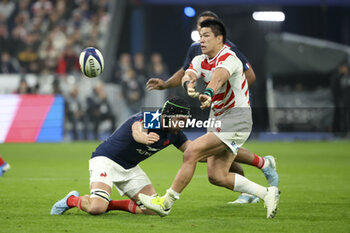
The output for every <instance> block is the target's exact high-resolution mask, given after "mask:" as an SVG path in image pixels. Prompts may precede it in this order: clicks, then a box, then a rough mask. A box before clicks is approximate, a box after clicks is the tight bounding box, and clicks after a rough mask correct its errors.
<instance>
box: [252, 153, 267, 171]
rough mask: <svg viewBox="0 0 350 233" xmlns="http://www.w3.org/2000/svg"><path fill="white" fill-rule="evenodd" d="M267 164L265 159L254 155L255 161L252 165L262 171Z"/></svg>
mask: <svg viewBox="0 0 350 233" xmlns="http://www.w3.org/2000/svg"><path fill="white" fill-rule="evenodd" d="M264 164H265V159H264V158H263V157H260V156H258V155H256V154H254V160H253V162H252V165H253V166H255V167H257V168H259V169H261V168H262V167H263V166H264Z"/></svg>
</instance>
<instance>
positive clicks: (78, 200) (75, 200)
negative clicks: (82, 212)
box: [67, 196, 81, 209]
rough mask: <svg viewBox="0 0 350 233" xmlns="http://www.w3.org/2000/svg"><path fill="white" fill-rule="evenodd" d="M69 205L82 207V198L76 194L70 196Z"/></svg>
mask: <svg viewBox="0 0 350 233" xmlns="http://www.w3.org/2000/svg"><path fill="white" fill-rule="evenodd" d="M67 205H68V207H78V208H79V209H81V198H80V197H76V196H70V197H68V199H67Z"/></svg>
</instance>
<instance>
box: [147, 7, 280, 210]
mask: <svg viewBox="0 0 350 233" xmlns="http://www.w3.org/2000/svg"><path fill="white" fill-rule="evenodd" d="M207 19H219V18H218V16H217V15H216V14H215V13H213V12H211V11H204V12H202V13H201V14H200V15H199V16H198V18H197V30H198V32H199V30H200V23H201V22H203V21H204V20H207ZM225 45H226V46H229V47H230V48H231V50H232V51H234V52H235V53H236V55H237V57H238V58H239V59H240V60H241V62H242V64H243V71H244V73H245V76H246V78H247V81H248V86H251V85H252V84H253V83H254V82H255V79H256V77H255V73H254V70H253V68H252V67H251V65H250V63H249V61H248V60H247V58H246V57H245V56H244V55H243V53H242V52H241V51H240V50H239V49H238V48H237V46H236V45H235V44H234V43H232V42H231V41H229V40H226V41H225ZM200 54H202V50H201V46H200V43H199V42H194V43H193V44H192V45H191V46H190V48H189V49H188V51H187V55H186V59H185V62H184V64H183V66H182V67H181V68H180V69H179V70H178V71H177V72H176V73H175V74H173V76H171V77H170V78H169V79H168V80H167V81H163V80H161V79H157V78H151V79H149V80H148V82H147V84H146V87H147V89H148V90H163V89H168V88H174V87H178V86H180V85H181V79H182V77H183V76H184V75H185V70H187V69H188V67H189V66H190V63H191V61H192V59H193V58H194V57H195V56H197V55H200ZM193 91H194V90H193ZM194 94H196V93H194ZM237 162H239V163H244V164H248V165H252V166H255V167H257V168H259V169H261V171H262V172H263V173H264V175H265V177H266V178H267V180H268V182H269V184H270V185H271V186H277V185H278V181H279V178H278V174H277V172H276V162H275V159H274V157H273V156H270V155H268V156H265V157H261V156H258V155H256V154H254V153H253V152H250V151H249V150H247V149H246V148H243V147H241V148H240V149H239V150H238V154H237V157H236V159H235V162H233V163H232V166H231V168H230V172H235V173H238V174H240V175H244V173H243V169H242V167H241V166H240V164H239V163H237ZM257 201H259V198H258V197H255V196H252V195H249V194H245V193H243V194H242V195H240V196H239V197H238V199H237V200H235V201H233V202H229V203H228V204H247V203H255V202H257Z"/></svg>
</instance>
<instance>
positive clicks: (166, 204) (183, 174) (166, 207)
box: [139, 133, 279, 218]
mask: <svg viewBox="0 0 350 233" xmlns="http://www.w3.org/2000/svg"><path fill="white" fill-rule="evenodd" d="M226 150H228V148H227V146H226V145H225V144H224V143H223V142H221V140H220V139H219V138H218V137H217V136H216V135H215V134H213V133H207V134H205V135H203V136H201V137H199V138H198V139H196V140H195V141H194V142H192V143H191V144H190V145H189V147H188V148H187V149H186V151H185V152H184V160H183V163H182V165H181V168H180V170H179V172H178V173H177V175H176V177H175V180H174V181H173V184H172V186H171V188H170V189H168V190H167V193H166V194H165V195H164V196H163V197H161V198H159V197H158V198H150V197H149V196H145V195H140V196H139V198H140V200H141V202H142V203H143V204H144V205H145V206H146V207H147V208H150V209H152V210H154V211H156V212H157V213H159V214H162V215H161V216H166V215H167V214H168V212H169V211H170V208H171V207H172V205H173V203H174V202H175V200H177V199H179V198H180V193H181V192H182V191H183V189H184V188H185V187H186V186H187V185H188V183H189V182H190V181H191V179H192V176H193V174H194V171H195V168H196V163H197V162H198V161H200V160H202V159H204V158H208V159H207V161H208V173H209V174H210V175H209V179H210V181H211V182H212V183H213V184H215V185H219V186H223V187H226V188H228V189H231V190H233V191H236V192H245V193H249V194H252V195H256V196H258V197H259V198H261V199H263V200H264V201H265V204H266V206H267V218H271V217H274V215H275V213H276V210H277V204H278V200H279V190H278V189H277V188H276V187H271V188H269V189H268V188H265V187H263V186H261V185H258V184H256V183H254V182H252V181H250V180H248V179H247V178H245V177H243V176H241V175H239V174H234V173H229V168H230V166H231V164H232V161H233V160H234V155H233V153H232V152H231V151H227V152H225V151H226ZM224 152H225V153H224ZM213 154H215V156H212V155H213ZM211 156H212V157H211ZM209 157H210V158H209Z"/></svg>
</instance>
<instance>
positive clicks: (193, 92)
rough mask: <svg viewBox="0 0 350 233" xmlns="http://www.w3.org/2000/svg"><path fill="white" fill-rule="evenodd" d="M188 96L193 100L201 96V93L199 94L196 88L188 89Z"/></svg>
mask: <svg viewBox="0 0 350 233" xmlns="http://www.w3.org/2000/svg"><path fill="white" fill-rule="evenodd" d="M187 94H188V95H189V96H190V97H192V98H197V97H198V96H199V94H200V93H199V92H197V91H196V90H195V89H194V88H192V87H188V88H187Z"/></svg>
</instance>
